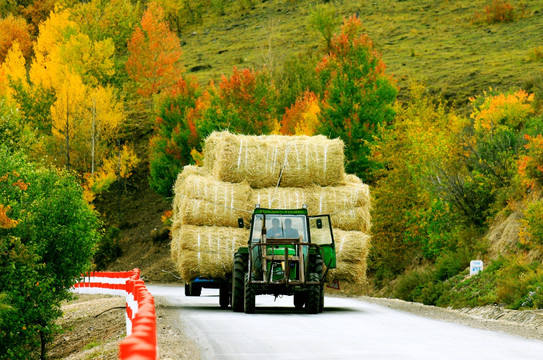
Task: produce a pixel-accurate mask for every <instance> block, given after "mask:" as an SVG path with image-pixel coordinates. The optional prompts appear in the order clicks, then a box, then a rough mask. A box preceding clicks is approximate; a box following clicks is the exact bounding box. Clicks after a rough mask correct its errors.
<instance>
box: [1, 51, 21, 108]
mask: <svg viewBox="0 0 543 360" xmlns="http://www.w3.org/2000/svg"><path fill="white" fill-rule="evenodd" d="M25 65H26V60H25V58H24V56H23V53H22V51H21V49H20V47H19V43H18V42H17V41H15V42H14V43H13V46H12V47H11V49H10V50H9V51H8V54H7V56H6V60H5V61H4V63H3V64H2V65H1V68H2V70H1V72H3V74H4V77H5V80H4V81H3V82H4V84H3V86H1V85H0V86H1V87H3V88H4V91H3V94H4V95H5V96H6V98H7V99H8V101H13V94H14V89H13V87H12V84H15V83H19V84H20V85H22V86H23V88H25V89H27V88H28V80H27V73H26V66H25ZM0 77H1V76H0ZM0 81H2V80H1V79H0ZM1 91H2V90H1V89H0V92H1Z"/></svg>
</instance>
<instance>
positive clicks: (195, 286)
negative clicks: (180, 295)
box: [191, 284, 202, 296]
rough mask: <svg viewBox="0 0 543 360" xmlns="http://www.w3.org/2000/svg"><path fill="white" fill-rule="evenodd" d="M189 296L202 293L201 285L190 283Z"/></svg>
mask: <svg viewBox="0 0 543 360" xmlns="http://www.w3.org/2000/svg"><path fill="white" fill-rule="evenodd" d="M191 294H192V295H191V296H200V295H201V294H202V285H198V284H192V286H191Z"/></svg>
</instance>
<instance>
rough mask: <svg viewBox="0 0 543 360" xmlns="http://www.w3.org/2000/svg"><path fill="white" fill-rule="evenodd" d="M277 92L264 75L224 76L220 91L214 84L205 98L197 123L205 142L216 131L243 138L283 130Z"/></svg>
mask: <svg viewBox="0 0 543 360" xmlns="http://www.w3.org/2000/svg"><path fill="white" fill-rule="evenodd" d="M277 97H278V94H277V90H276V88H275V86H274V85H273V82H272V81H271V79H270V76H269V74H268V73H267V72H266V71H264V70H261V71H255V70H253V69H241V70H239V69H237V68H236V67H234V71H233V74H232V75H231V76H230V77H227V76H225V75H223V76H222V78H221V82H220V83H219V84H218V87H217V86H216V85H215V84H211V85H210V86H209V87H208V89H207V90H206V92H205V93H204V95H203V97H202V101H201V102H200V107H199V109H198V114H197V115H195V116H196V117H197V118H198V120H197V127H198V133H199V134H200V136H201V137H202V138H205V137H206V136H207V135H209V134H210V133H211V132H213V131H215V130H230V131H233V132H237V133H242V134H268V133H271V132H273V131H278V130H279V127H280V125H279V123H278V121H277V119H276V106H275V104H276V102H277Z"/></svg>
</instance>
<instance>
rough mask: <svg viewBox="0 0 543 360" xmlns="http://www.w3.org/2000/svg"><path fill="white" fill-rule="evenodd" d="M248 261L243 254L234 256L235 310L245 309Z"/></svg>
mask: <svg viewBox="0 0 543 360" xmlns="http://www.w3.org/2000/svg"><path fill="white" fill-rule="evenodd" d="M246 271H247V263H246V262H245V258H244V257H243V255H241V254H236V255H235V256H234V272H233V274H232V310H234V311H235V312H242V311H243V302H244V299H243V296H244V288H245V272H246Z"/></svg>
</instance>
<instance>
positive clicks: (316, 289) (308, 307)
mask: <svg viewBox="0 0 543 360" xmlns="http://www.w3.org/2000/svg"><path fill="white" fill-rule="evenodd" d="M320 279H321V277H320V275H319V274H317V273H310V274H309V281H320ZM320 302H321V286H320V285H309V286H308V290H307V302H306V304H305V311H306V312H307V313H308V314H317V313H318V312H319V307H320Z"/></svg>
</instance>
